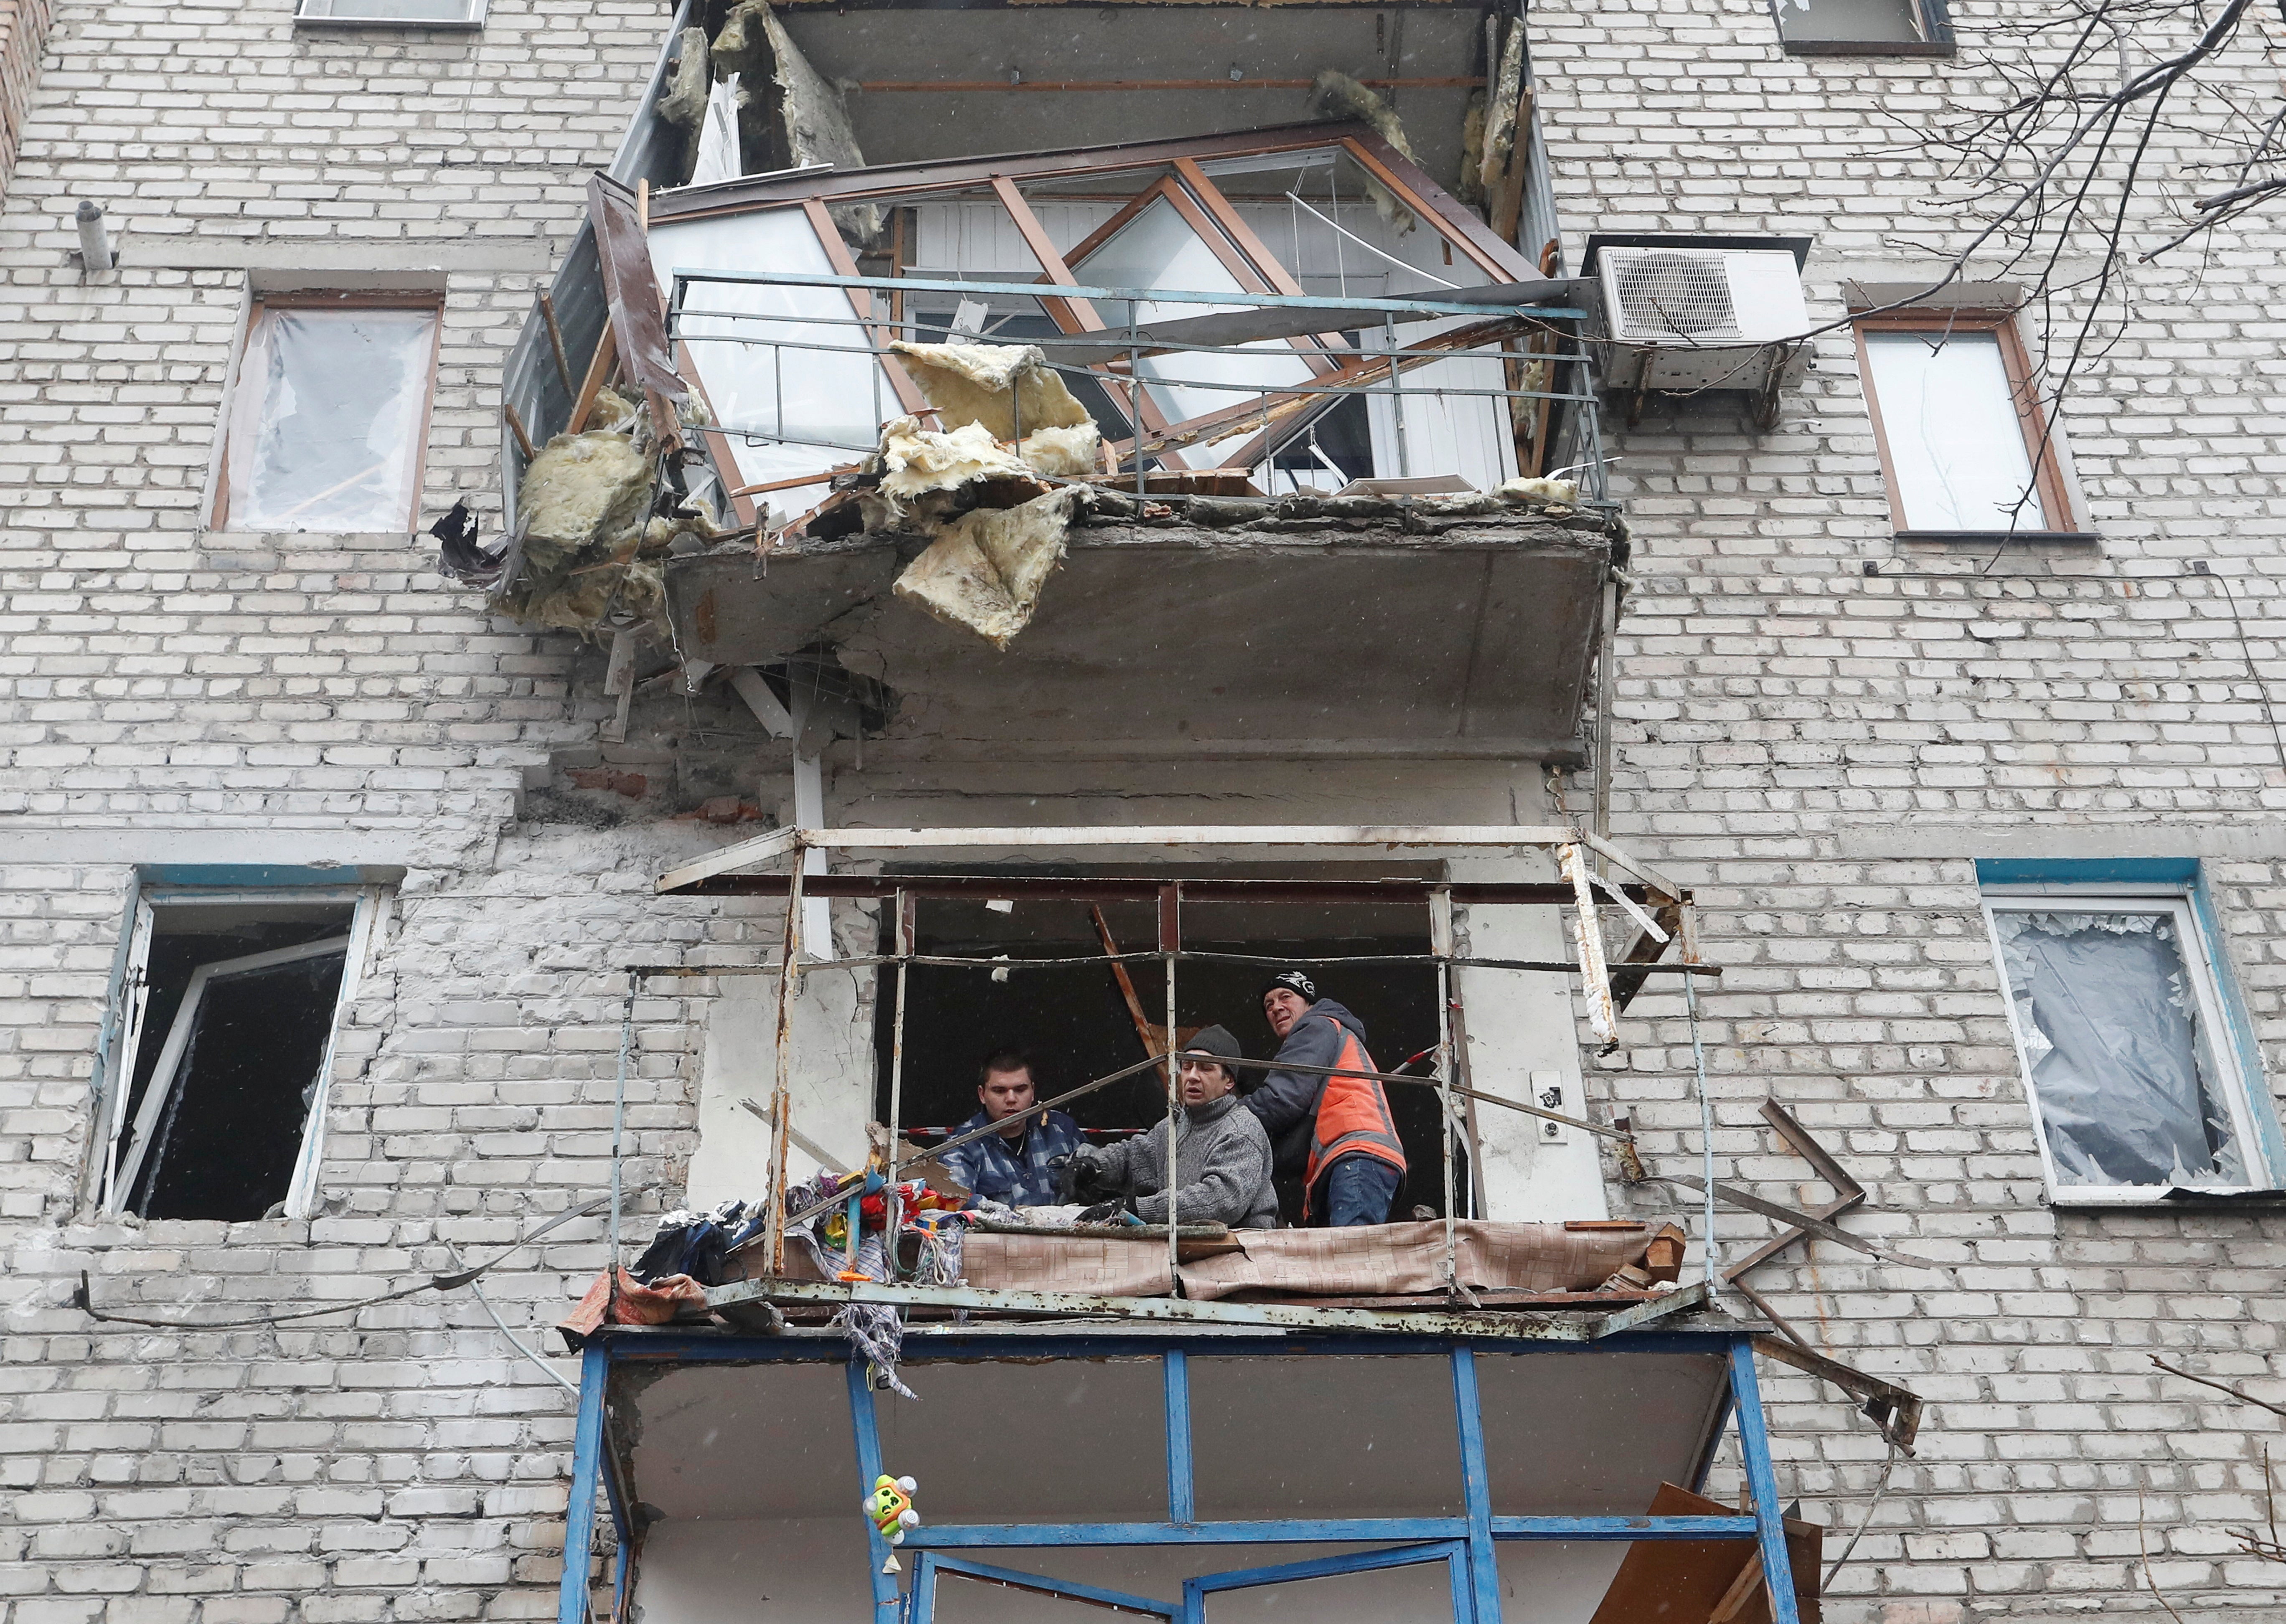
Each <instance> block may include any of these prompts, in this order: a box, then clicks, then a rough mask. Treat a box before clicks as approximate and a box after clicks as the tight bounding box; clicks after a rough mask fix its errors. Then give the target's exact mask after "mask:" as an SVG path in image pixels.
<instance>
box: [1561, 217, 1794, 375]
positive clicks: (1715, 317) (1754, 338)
mask: <svg viewBox="0 0 2286 1624" xmlns="http://www.w3.org/2000/svg"><path fill="white" fill-rule="evenodd" d="M1596 267H1597V270H1598V271H1599V272H1600V273H1601V277H1602V288H1601V291H1602V293H1603V300H1604V328H1605V331H1606V332H1607V334H1608V335H1609V336H1608V338H1607V340H1606V341H1605V343H1604V346H1603V355H1602V357H1601V362H1602V371H1603V374H1604V375H1603V382H1604V383H1605V384H1606V385H1607V386H1609V387H1611V388H1613V389H1635V390H1754V391H1763V390H1769V389H1770V387H1771V385H1772V384H1773V382H1780V381H1784V380H1785V378H1786V376H1787V375H1788V367H1789V363H1792V362H1794V361H1795V360H1796V357H1797V348H1798V347H1797V346H1795V345H1794V344H1792V343H1788V342H1786V341H1788V340H1791V339H1795V338H1799V337H1800V336H1801V334H1802V333H1803V332H1804V331H1805V330H1807V329H1808V327H1809V310H1808V308H1807V306H1805V305H1804V304H1803V303H1802V297H1801V270H1800V268H1799V267H1798V266H1797V265H1796V264H1795V263H1794V256H1793V255H1792V254H1791V253H1789V252H1787V251H1786V250H1785V249H1783V248H1686V247H1682V246H1676V247H1674V248H1667V247H1658V248H1618V247H1612V246H1609V245H1607V246H1605V247H1604V248H1603V249H1602V250H1600V251H1599V252H1598V254H1597V255H1596Z"/></svg>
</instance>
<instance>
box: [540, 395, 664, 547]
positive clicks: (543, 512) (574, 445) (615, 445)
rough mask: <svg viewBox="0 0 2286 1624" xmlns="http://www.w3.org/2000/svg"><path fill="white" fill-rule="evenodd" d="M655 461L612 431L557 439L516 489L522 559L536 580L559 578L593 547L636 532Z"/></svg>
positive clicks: (623, 436)
mask: <svg viewBox="0 0 2286 1624" xmlns="http://www.w3.org/2000/svg"><path fill="white" fill-rule="evenodd" d="M650 485H651V462H650V458H649V457H647V456H645V455H643V453H642V452H640V451H637V450H636V449H635V442H634V441H633V440H631V439H629V438H627V436H626V435H624V434H620V433H618V432H616V431H614V430H609V429H597V430H589V431H588V432H587V433H586V434H559V435H557V436H556V438H554V439H552V440H550V441H548V444H547V445H545V446H543V447H542V448H541V450H540V454H539V455H538V456H536V457H534V458H533V459H532V466H531V467H530V468H528V469H524V479H523V482H522V483H521V484H520V485H518V486H517V487H516V507H517V508H518V510H519V512H518V517H519V519H520V520H521V523H522V525H523V529H524V560H525V562H526V564H528V565H529V566H530V567H531V568H532V571H533V572H536V573H544V572H550V571H554V570H557V569H560V568H562V567H563V565H564V564H565V563H567V562H568V561H569V560H570V559H571V556H572V555H573V554H575V553H578V552H579V551H581V550H582V549H583V548H587V546H588V545H589V544H590V543H593V542H597V541H609V540H612V539H613V538H615V537H618V536H619V535H620V534H621V533H622V532H626V531H629V530H632V529H633V528H635V525H636V524H639V523H640V522H641V521H642V515H643V508H644V506H645V504H646V503H647V502H648V501H650Z"/></svg>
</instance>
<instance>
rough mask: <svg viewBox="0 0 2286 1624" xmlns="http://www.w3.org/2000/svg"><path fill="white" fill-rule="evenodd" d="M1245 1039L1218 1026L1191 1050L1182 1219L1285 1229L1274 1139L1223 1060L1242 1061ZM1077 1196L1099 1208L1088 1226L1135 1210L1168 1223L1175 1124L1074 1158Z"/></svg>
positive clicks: (1179, 1181)
mask: <svg viewBox="0 0 2286 1624" xmlns="http://www.w3.org/2000/svg"><path fill="white" fill-rule="evenodd" d="M1241 1053H1242V1051H1241V1050H1240V1048H1239V1046H1238V1039H1236V1038H1235V1037H1232V1036H1231V1035H1230V1033H1229V1032H1228V1031H1226V1029H1223V1028H1221V1027H1218V1026H1210V1027H1209V1028H1207V1029H1206V1030H1204V1031H1202V1032H1201V1033H1200V1034H1199V1035H1198V1036H1197V1037H1194V1038H1193V1039H1191V1041H1190V1043H1189V1044H1187V1045H1185V1047H1184V1050H1183V1068H1182V1072H1181V1074H1180V1076H1178V1079H1177V1090H1178V1095H1179V1097H1180V1099H1181V1100H1182V1106H1183V1109H1182V1113H1181V1115H1180V1116H1179V1117H1178V1119H1177V1126H1176V1132H1175V1186H1176V1189H1175V1194H1176V1200H1175V1221H1176V1222H1177V1223H1178V1224H1227V1225H1228V1226H1230V1227H1232V1228H1233V1229H1275V1228H1277V1227H1278V1197H1277V1195H1276V1194H1275V1193H1274V1192H1273V1190H1272V1189H1271V1186H1270V1138H1269V1135H1267V1134H1265V1132H1264V1131H1262V1122H1261V1119H1260V1118H1259V1117H1257V1116H1255V1114H1254V1113H1253V1112H1251V1111H1249V1110H1243V1109H1241V1108H1240V1107H1239V1103H1238V1096H1237V1095H1236V1094H1234V1093H1233V1092H1231V1091H1232V1090H1233V1089H1234V1087H1236V1086H1237V1083H1238V1079H1237V1077H1236V1076H1234V1075H1233V1073H1232V1071H1231V1068H1229V1067H1227V1066H1225V1065H1222V1064H1220V1063H1219V1062H1218V1060H1217V1059H1216V1057H1217V1056H1218V1055H1220V1056H1224V1057H1226V1058H1229V1059H1237V1058H1238V1057H1239V1056H1240V1054H1241ZM1071 1182H1072V1190H1073V1193H1074V1194H1076V1196H1077V1197H1078V1198H1079V1199H1081V1200H1083V1201H1091V1202H1096V1203H1097V1204H1096V1205H1094V1206H1092V1207H1090V1208H1089V1209H1088V1210H1086V1211H1084V1212H1083V1213H1081V1214H1080V1218H1081V1219H1082V1221H1083V1222H1086V1223H1103V1222H1106V1221H1108V1220H1110V1219H1113V1218H1116V1217H1117V1216H1118V1215H1119V1214H1121V1213H1123V1212H1131V1213H1133V1214H1134V1215H1135V1216H1136V1217H1137V1218H1140V1219H1142V1220H1143V1221H1144V1222H1145V1223H1147V1224H1163V1223H1165V1222H1166V1221H1167V1196H1166V1188H1167V1123H1166V1121H1165V1119H1164V1118H1162V1119H1161V1120H1160V1121H1159V1123H1157V1124H1156V1125H1155V1126H1154V1127H1153V1128H1152V1130H1151V1131H1149V1132H1148V1133H1146V1134H1144V1135H1142V1136H1141V1137H1140V1138H1138V1139H1123V1140H1121V1141H1120V1142H1119V1143H1118V1144H1116V1145H1104V1146H1088V1147H1085V1148H1083V1149H1081V1150H1078V1151H1075V1152H1074V1153H1073V1155H1072V1161H1071Z"/></svg>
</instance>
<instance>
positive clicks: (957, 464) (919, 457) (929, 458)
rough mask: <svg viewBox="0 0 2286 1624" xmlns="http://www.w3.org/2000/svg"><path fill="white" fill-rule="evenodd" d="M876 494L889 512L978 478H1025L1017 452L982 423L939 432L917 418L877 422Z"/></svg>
mask: <svg viewBox="0 0 2286 1624" xmlns="http://www.w3.org/2000/svg"><path fill="white" fill-rule="evenodd" d="M880 464H881V485H880V491H881V495H882V497H883V499H884V500H885V501H887V502H888V504H889V506H890V508H891V510H892V511H898V510H902V508H903V506H904V504H905V503H907V502H909V501H912V499H913V498H915V497H917V496H925V495H926V494H927V493H929V492H931V491H950V490H953V489H955V488H956V487H958V486H960V485H967V484H969V483H970V482H971V481H973V480H977V479H1007V478H1017V479H1021V478H1026V477H1029V475H1030V473H1031V470H1030V469H1028V468H1026V467H1025V466H1024V465H1023V464H1022V463H1021V462H1020V461H1017V460H1016V453H1013V452H1012V451H1010V450H1009V449H1008V448H1007V447H1006V446H1005V445H1001V444H1000V443H999V442H998V441H997V440H996V439H994V438H992V433H991V430H989V429H987V428H985V427H984V426H983V425H982V424H981V423H967V424H965V425H963V426H962V427H960V428H958V429H954V430H937V429H924V428H922V427H921V423H920V419H918V417H893V418H891V419H890V420H889V421H888V422H886V423H884V424H882V425H881V451H880Z"/></svg>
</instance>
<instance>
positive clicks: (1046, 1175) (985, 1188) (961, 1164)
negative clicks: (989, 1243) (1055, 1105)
mask: <svg viewBox="0 0 2286 1624" xmlns="http://www.w3.org/2000/svg"><path fill="white" fill-rule="evenodd" d="M991 1121H992V1119H991V1118H990V1117H989V1116H986V1115H985V1114H984V1113H983V1112H981V1111H979V1112H977V1114H976V1115H975V1116H972V1117H970V1118H969V1119H968V1120H967V1121H966V1122H965V1123H961V1124H960V1126H958V1128H955V1129H954V1130H953V1133H954V1135H955V1136H956V1137H957V1136H958V1135H960V1134H963V1133H967V1132H971V1131H974V1130H975V1129H978V1128H982V1127H986V1126H988V1125H989V1124H990V1123H991ZM1079 1147H1080V1137H1079V1124H1078V1123H1075V1122H1073V1121H1072V1119H1071V1118H1070V1117H1068V1116H1065V1115H1064V1114H1063V1113H1062V1112H1061V1111H1050V1112H1048V1113H1047V1114H1046V1115H1045V1116H1042V1117H1040V1118H1039V1119H1038V1120H1037V1121H1035V1122H1034V1123H1032V1124H1031V1126H1030V1127H1029V1128H1028V1129H1026V1130H1025V1132H1024V1148H1023V1154H1022V1155H1021V1156H1019V1155H1018V1154H1017V1152H1016V1150H1015V1147H1013V1146H1012V1145H1010V1144H1009V1142H1008V1141H1007V1140H1006V1139H1002V1138H1001V1137H1000V1136H999V1135H998V1134H997V1133H993V1134H988V1135H986V1136H985V1137H984V1138H982V1139H978V1140H976V1141H975V1142H974V1144H969V1145H963V1146H962V1147H960V1148H959V1149H958V1150H956V1151H954V1152H953V1153H952V1154H951V1155H949V1156H947V1157H945V1159H944V1165H945V1167H946V1169H947V1171H950V1173H951V1174H952V1176H953V1177H954V1178H955V1179H959V1180H960V1182H961V1183H963V1184H965V1185H966V1186H968V1187H969V1188H970V1189H972V1190H974V1191H975V1192H976V1194H979V1195H982V1196H986V1197H989V1199H991V1200H993V1201H997V1202H1000V1203H1001V1204H1002V1205H1003V1206H1008V1207H1052V1206H1054V1205H1055V1204H1056V1202H1058V1201H1060V1199H1062V1198H1061V1197H1060V1195H1058V1194H1057V1193H1056V1170H1055V1169H1054V1168H1052V1167H1051V1166H1049V1165H1048V1163H1050V1162H1051V1161H1052V1160H1053V1159H1054V1158H1056V1157H1058V1156H1068V1155H1071V1153H1072V1152H1073V1151H1075V1150H1077V1149H1078V1148H1079Z"/></svg>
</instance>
